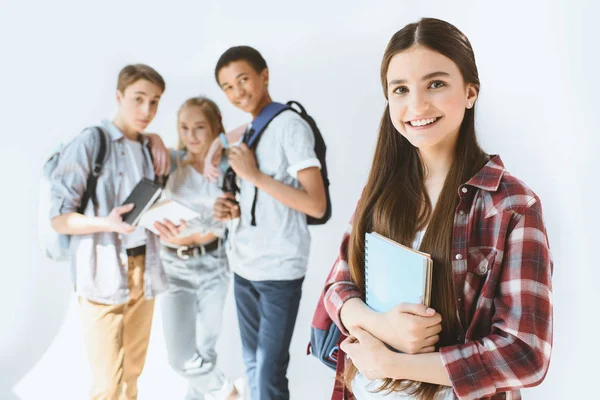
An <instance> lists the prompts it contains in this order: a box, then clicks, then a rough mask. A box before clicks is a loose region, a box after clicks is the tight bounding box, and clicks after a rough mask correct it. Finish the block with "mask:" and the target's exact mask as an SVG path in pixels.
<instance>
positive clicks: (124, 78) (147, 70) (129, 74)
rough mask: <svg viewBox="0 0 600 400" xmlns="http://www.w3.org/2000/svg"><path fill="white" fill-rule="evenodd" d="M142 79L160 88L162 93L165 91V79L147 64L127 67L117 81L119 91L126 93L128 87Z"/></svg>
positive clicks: (120, 73)
mask: <svg viewBox="0 0 600 400" xmlns="http://www.w3.org/2000/svg"><path fill="white" fill-rule="evenodd" d="M140 79H144V80H147V81H149V82H152V83H154V84H155V85H156V86H158V87H159V88H160V90H161V92H164V91H165V88H166V84H165V80H164V79H163V77H162V76H161V75H160V74H159V73H158V72H157V71H156V70H155V69H154V68H152V67H150V66H149V65H146V64H131V65H127V66H125V67H124V68H123V69H122V70H121V72H119V78H118V80H117V90H118V91H119V92H121V93H125V89H127V87H128V86H130V85H133V84H134V83H136V82H137V81H139V80H140Z"/></svg>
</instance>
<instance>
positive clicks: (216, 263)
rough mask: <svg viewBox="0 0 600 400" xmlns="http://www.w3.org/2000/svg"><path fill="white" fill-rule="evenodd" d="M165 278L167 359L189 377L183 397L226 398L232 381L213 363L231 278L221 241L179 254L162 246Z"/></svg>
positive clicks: (196, 399) (198, 399) (197, 399)
mask: <svg viewBox="0 0 600 400" xmlns="http://www.w3.org/2000/svg"><path fill="white" fill-rule="evenodd" d="M161 258H162V261H163V265H164V268H165V272H166V274H167V278H168V281H169V289H168V291H167V292H166V293H165V294H163V295H162V296H161V297H160V303H161V309H162V317H163V329H164V336H165V342H166V347H167V353H168V358H169V363H170V364H171V367H172V368H173V369H174V370H175V371H177V372H178V373H179V374H180V375H182V376H183V377H185V378H186V379H187V380H188V394H187V396H186V399H189V400H203V399H204V398H205V396H206V398H210V399H222V398H225V397H226V396H227V395H228V394H229V393H230V392H231V390H232V389H233V384H232V383H231V382H230V381H229V380H228V379H227V378H226V377H225V375H224V374H223V373H222V372H221V371H220V370H219V369H218V368H217V367H215V363H216V360H217V353H216V351H215V345H216V342H217V339H218V337H219V334H220V331H221V322H222V318H223V306H224V305H225V298H226V296H227V289H228V287H229V282H230V280H231V272H230V271H229V266H228V263H227V257H226V255H225V249H224V247H220V248H219V249H217V250H214V251H212V252H208V253H206V254H204V255H200V254H198V255H196V256H191V257H190V258H189V259H187V260H183V259H181V258H179V256H177V254H176V252H175V251H174V250H172V249H167V248H166V247H164V246H163V248H162V249H161Z"/></svg>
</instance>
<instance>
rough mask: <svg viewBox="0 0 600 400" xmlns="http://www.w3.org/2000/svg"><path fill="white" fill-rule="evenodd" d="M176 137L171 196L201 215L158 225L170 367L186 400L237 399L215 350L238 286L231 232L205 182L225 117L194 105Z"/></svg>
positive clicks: (184, 111) (207, 105)
mask: <svg viewBox="0 0 600 400" xmlns="http://www.w3.org/2000/svg"><path fill="white" fill-rule="evenodd" d="M177 130H178V132H179V145H178V151H174V152H173V157H172V158H173V160H172V161H171V164H172V165H173V166H174V167H175V169H174V171H172V172H171V174H170V176H169V179H168V181H167V185H166V188H165V191H166V194H167V196H168V197H169V198H171V199H174V200H177V201H179V202H181V203H183V204H186V205H188V206H190V207H191V208H193V209H194V210H195V211H197V212H198V213H199V214H200V215H201V216H200V217H199V218H196V219H194V220H192V221H190V222H189V223H188V224H186V225H183V224H182V225H181V226H179V227H175V226H174V225H173V224H171V223H169V222H165V224H157V225H156V227H157V229H158V230H159V231H160V238H161V242H162V245H163V246H162V249H161V259H162V261H163V265H164V267H165V272H166V275H167V278H168V281H169V290H168V291H167V293H166V294H164V295H163V297H162V299H161V305H162V311H163V327H164V335H165V341H166V345H167V352H168V355H169V362H170V364H171V366H172V367H173V368H174V369H175V370H176V371H177V372H178V373H179V374H180V375H182V376H183V377H185V378H187V380H188V382H189V389H188V394H187V396H186V399H189V400H194V399H204V398H206V399H214V400H222V399H228V400H232V399H237V398H238V391H237V389H236V388H235V387H234V385H233V384H232V383H231V382H230V381H229V380H228V379H227V378H226V377H225V375H224V374H223V373H222V372H221V371H220V370H219V369H218V368H217V367H215V363H216V358H217V354H216V351H215V345H216V342H217V339H218V337H219V332H220V329H221V322H222V318H223V307H224V305H225V298H226V296H227V290H228V288H229V282H230V281H231V272H230V270H229V266H228V262H227V256H226V254H225V246H223V245H222V243H221V242H222V240H223V239H222V238H223V237H224V234H225V225H224V223H222V222H217V221H215V220H214V219H213V217H212V213H213V211H212V209H213V205H212V204H213V203H214V201H215V200H216V199H217V198H218V197H219V196H220V195H221V194H222V192H221V190H220V189H219V186H218V185H217V184H216V183H213V182H209V181H208V180H206V179H205V178H204V176H203V175H202V172H203V171H202V168H203V166H204V157H205V155H206V152H207V150H208V146H209V145H210V143H211V142H212V141H213V139H214V138H215V137H216V136H217V135H218V134H219V133H220V132H223V123H222V121H221V113H220V111H219V109H218V107H217V105H216V104H215V103H214V102H212V101H211V100H209V99H207V98H203V97H194V98H191V99H189V100H187V101H186V102H185V103H184V104H183V105H182V106H181V108H180V109H179V113H178V118H177ZM232 212H233V211H232ZM231 217H236V215H232V216H231Z"/></svg>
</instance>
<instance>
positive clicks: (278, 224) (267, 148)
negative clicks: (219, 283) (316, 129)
mask: <svg viewBox="0 0 600 400" xmlns="http://www.w3.org/2000/svg"><path fill="white" fill-rule="evenodd" d="M314 147H315V139H314V134H313V132H312V130H311V128H310V126H309V125H308V123H306V122H305V121H304V120H303V119H302V117H300V116H299V115H298V114H296V113H295V112H294V111H290V110H288V111H284V112H282V113H281V114H279V115H278V116H277V117H275V118H274V119H273V121H271V123H270V124H269V126H268V127H267V129H265V131H264V132H263V133H262V137H261V139H260V142H259V144H258V147H257V149H256V158H257V161H258V166H259V168H260V170H261V172H263V173H264V174H266V175H268V176H271V177H273V178H274V179H275V180H277V181H279V182H281V183H283V184H285V185H288V186H291V187H294V188H300V182H298V180H297V175H298V171H300V170H303V169H306V168H309V167H319V168H320V167H321V163H320V162H319V160H318V159H317V156H316V154H315V151H314ZM254 192H255V187H254V186H253V185H252V184H250V183H249V182H247V181H244V180H240V195H239V202H240V210H241V217H240V220H239V224H238V225H237V227H235V228H233V232H232V233H233V235H232V238H231V239H232V240H231V246H228V253H227V255H228V257H229V262H230V265H231V268H232V269H233V271H234V272H235V273H236V274H238V275H240V276H241V277H242V278H245V279H248V280H251V281H264V280H278V281H283V280H295V279H300V278H302V277H303V276H304V275H305V273H306V267H307V264H308V254H309V251H310V234H309V232H308V226H307V224H306V214H303V213H301V212H299V211H296V210H293V209H291V208H289V207H287V206H285V205H284V204H283V203H281V202H280V201H278V200H275V199H274V198H273V197H271V196H270V195H268V194H267V193H265V192H263V191H261V190H259V191H258V195H257V201H256V212H255V215H256V226H252V225H251V221H252V213H251V210H252V202H253V200H254Z"/></svg>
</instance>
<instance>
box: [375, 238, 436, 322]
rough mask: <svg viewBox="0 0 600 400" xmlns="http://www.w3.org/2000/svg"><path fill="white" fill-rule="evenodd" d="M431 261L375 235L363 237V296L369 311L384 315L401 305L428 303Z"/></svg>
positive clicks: (426, 255)
mask: <svg viewBox="0 0 600 400" xmlns="http://www.w3.org/2000/svg"><path fill="white" fill-rule="evenodd" d="M432 267H433V260H432V259H431V257H430V256H429V254H426V253H422V252H420V251H417V250H413V249H411V248H410V247H407V246H403V245H401V244H400V243H396V242H395V241H393V240H391V239H388V238H386V237H385V236H382V235H380V234H378V233H375V232H373V233H366V234H365V295H366V299H365V300H366V301H365V302H366V303H367V305H368V306H369V307H371V309H373V310H375V311H379V312H386V311H389V310H390V309H392V308H394V307H395V306H397V305H398V304H400V303H413V304H425V305H426V306H429V303H430V299H431V273H432Z"/></svg>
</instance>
